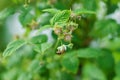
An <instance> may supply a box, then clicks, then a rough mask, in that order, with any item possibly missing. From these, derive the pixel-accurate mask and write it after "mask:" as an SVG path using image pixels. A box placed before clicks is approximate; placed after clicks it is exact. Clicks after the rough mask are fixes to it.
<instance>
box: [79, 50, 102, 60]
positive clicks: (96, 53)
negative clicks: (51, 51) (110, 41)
mask: <svg viewBox="0 0 120 80" xmlns="http://www.w3.org/2000/svg"><path fill="white" fill-rule="evenodd" d="M77 55H78V57H80V58H97V57H100V56H102V55H103V53H102V51H101V50H99V49H96V48H85V49H80V50H78V52H77Z"/></svg>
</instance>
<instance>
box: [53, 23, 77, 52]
mask: <svg viewBox="0 0 120 80" xmlns="http://www.w3.org/2000/svg"><path fill="white" fill-rule="evenodd" d="M77 27H78V24H76V23H74V22H69V23H67V24H65V25H64V26H61V25H55V26H54V28H53V31H54V33H55V34H56V35H57V36H58V38H59V40H61V41H64V42H67V44H68V45H64V44H63V45H61V46H59V47H58V48H57V50H58V51H57V53H58V54H62V53H64V52H65V51H66V50H67V47H68V48H72V46H73V45H71V40H72V32H73V31H74V30H75V29H76V28H77Z"/></svg>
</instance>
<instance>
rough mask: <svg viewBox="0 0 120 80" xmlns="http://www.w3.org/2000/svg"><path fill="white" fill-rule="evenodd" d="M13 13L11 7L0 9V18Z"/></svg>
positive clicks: (2, 18)
mask: <svg viewBox="0 0 120 80" xmlns="http://www.w3.org/2000/svg"><path fill="white" fill-rule="evenodd" d="M13 13H14V9H13V8H5V9H4V10H2V11H0V20H4V19H5V18H7V17H8V16H9V15H11V14H13Z"/></svg>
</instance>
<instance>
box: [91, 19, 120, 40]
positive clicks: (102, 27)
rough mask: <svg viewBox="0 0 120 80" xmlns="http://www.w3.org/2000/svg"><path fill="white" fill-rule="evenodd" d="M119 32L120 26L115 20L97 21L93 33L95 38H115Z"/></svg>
mask: <svg viewBox="0 0 120 80" xmlns="http://www.w3.org/2000/svg"><path fill="white" fill-rule="evenodd" d="M118 31H119V26H118V24H117V23H116V22H115V21H113V20H100V21H96V22H95V25H94V28H93V30H92V32H91V34H92V36H93V37H100V38H103V37H106V36H108V35H111V36H114V35H116V33H117V32H118Z"/></svg>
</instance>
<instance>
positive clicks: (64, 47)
mask: <svg viewBox="0 0 120 80" xmlns="http://www.w3.org/2000/svg"><path fill="white" fill-rule="evenodd" d="M57 50H58V51H57V54H63V53H64V52H65V51H66V50H67V47H66V45H62V46H60V47H58V48H57Z"/></svg>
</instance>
